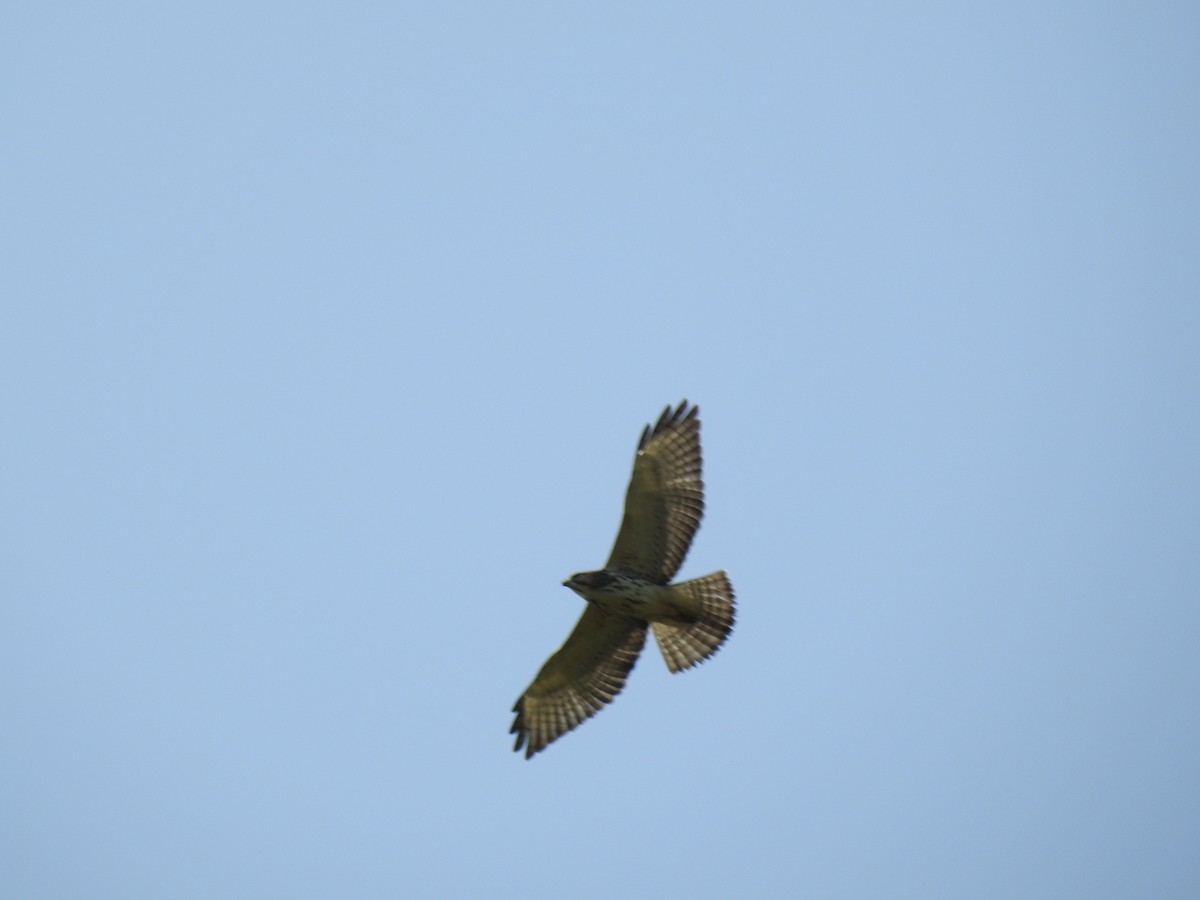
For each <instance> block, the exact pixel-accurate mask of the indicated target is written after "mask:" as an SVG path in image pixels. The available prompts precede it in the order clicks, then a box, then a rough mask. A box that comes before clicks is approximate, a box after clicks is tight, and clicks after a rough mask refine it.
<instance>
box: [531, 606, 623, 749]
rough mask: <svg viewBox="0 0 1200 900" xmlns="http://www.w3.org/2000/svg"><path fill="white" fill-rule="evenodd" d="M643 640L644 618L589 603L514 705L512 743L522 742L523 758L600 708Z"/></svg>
mask: <svg viewBox="0 0 1200 900" xmlns="http://www.w3.org/2000/svg"><path fill="white" fill-rule="evenodd" d="M645 640H646V623H645V622H644V621H642V620H640V619H634V618H629V617H626V616H617V615H612V614H610V613H606V612H604V611H603V610H601V609H599V608H597V607H596V606H593V605H591V604H589V605H588V608H587V609H585V610H584V611H583V615H582V616H581V617H580V619H579V622H578V623H576V625H575V630H574V631H572V632H571V634H570V636H569V637H568V638H567V640H566V642H565V643H564V644H563V645H562V646H561V647H559V648H558V650H557V651H556V652H555V653H554V655H553V656H551V657H550V659H548V660H547V661H546V664H545V665H544V666H542V670H541V671H540V672H538V674H537V677H536V678H535V679H533V684H531V685H529V687H527V688H526V689H525V693H524V694H522V695H521V698H520V699H519V700H517V704H516V706H514V707H513V712H515V713H516V714H517V717H516V719H515V720H514V721H513V726H512V728H511V729H510V733H512V734H516V736H517V741H516V744H515V745H514V746H513V749H514V750H520V749H521V747H522V745H524V746H525V758H526V759H528V758H529V757H531V756H533V754H535V753H537V752H538V751H539V750H542V749H543V748H545V747H546V745H547V744H549V743H550V742H551V741H553V740H556V739H557V738H560V737H562V736H563V735H564V734H566V733H567V732H568V731H570V730H571V729H572V728H574V727H575V726H577V725H579V723H581V722H583V721H585V720H586V719H588V718H590V717H591V716H593V715H595V714H596V713H597V712H599V711H600V710H601V709H603V708H604V704H606V703H609V702H611V701H612V699H613V698H614V697H616V696H617V694H619V693H620V692H621V689H622V688H623V687H625V679H626V678H627V677H628V676H629V671H630V669H632V668H633V664H634V663H635V662H637V658H638V654H639V653H641V652H642V644H643V643H644V642H645Z"/></svg>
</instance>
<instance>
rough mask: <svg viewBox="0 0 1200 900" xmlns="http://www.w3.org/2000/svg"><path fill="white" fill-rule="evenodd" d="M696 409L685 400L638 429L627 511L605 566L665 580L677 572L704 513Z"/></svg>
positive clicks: (627, 495)
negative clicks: (650, 423) (640, 429)
mask: <svg viewBox="0 0 1200 900" xmlns="http://www.w3.org/2000/svg"><path fill="white" fill-rule="evenodd" d="M699 412H700V408H699V407H698V406H692V407H689V406H688V402H687V401H686V400H684V401H683V402H681V403H680V404H679V406H677V407H676V408H675V409H671V407H669V406H668V407H667V408H666V409H664V410H663V413H662V415H661V416H659V417H658V422H656V423H655V425H654V427H653V428H651V427H650V426H649V425H647V426H646V428H645V429H644V430H643V431H642V439H641V440H640V441H639V442H638V449H637V454H636V455H635V456H634V458H633V475H632V476H630V479H629V490H628V491H627V492H626V494H625V517H624V519H622V520H621V530H620V531H618V532H617V541H616V543H615V544H614V545H613V550H612V555H611V556H609V558H608V562H607V563H606V564H605V566H604V568H605V569H624V570H625V571H628V572H635V573H637V574H638V575H642V576H644V577H646V578H649V579H650V580H651V581H656V582H658V583H659V584H666V583H667V582H668V581H670V580H671V579H672V578H674V577H675V573H676V572H678V571H679V567H680V566H681V565H683V558H684V557H685V556H686V555H687V552H688V548H689V547H690V546H691V545H692V538H693V537H695V535H696V529H697V528H699V527H700V517H701V516H703V515H704V482H703V481H701V480H700V419H699V418H697V414H698V413H699Z"/></svg>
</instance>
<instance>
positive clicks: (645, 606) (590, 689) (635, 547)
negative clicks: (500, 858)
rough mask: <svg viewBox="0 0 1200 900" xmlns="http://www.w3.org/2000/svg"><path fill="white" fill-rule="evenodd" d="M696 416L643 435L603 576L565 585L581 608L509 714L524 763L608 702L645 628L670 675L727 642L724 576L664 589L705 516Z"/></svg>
mask: <svg viewBox="0 0 1200 900" xmlns="http://www.w3.org/2000/svg"><path fill="white" fill-rule="evenodd" d="M699 413H700V410H699V408H698V407H696V406H688V402H687V401H686V400H684V401H683V402H681V403H680V404H679V406H677V407H676V408H675V409H671V407H670V406H668V407H667V408H666V409H664V410H663V413H662V415H661V416H659V418H658V421H657V422H656V423H655V424H654V427H653V428H652V427H651V426H649V425H647V426H646V427H645V428H644V429H643V430H642V437H641V440H639V441H638V446H637V453H636V454H635V456H634V459H633V475H632V477H631V478H630V480H629V490H628V491H627V493H626V494H625V517H624V519H623V520H622V522H621V528H620V530H619V531H618V532H617V541H616V544H615V545H614V546H613V549H612V555H610V556H609V558H608V562H607V563H605V564H604V568H603V569H600V570H599V571H596V572H579V573H577V574H575V575H572V576H571V577H570V578H568V579H567V580H566V581H564V582H563V585H564V586H565V587H569V588H570V589H571V590H573V591H574V592H575V593H577V594H579V596H581V597H583V599H584V600H586V601H587V607H586V608H585V609H584V611H583V615H582V616H581V617H580V619H579V622H578V623H576V625H575V629H574V630H573V631H572V632H571V634H570V635H569V636H568V637H567V640H566V642H565V643H564V644H563V645H562V646H561V647H559V648H558V650H556V651H555V653H554V655H553V656H551V657H550V659H548V660H547V661H546V664H545V665H544V666H542V669H541V671H540V672H538V674H537V677H536V678H534V679H533V683H532V684H531V685H529V687H527V688H526V689H525V693H524V694H522V695H521V697H520V699H518V700H517V703H516V706H514V707H513V712H515V713H516V714H517V716H516V719H515V721H514V722H513V726H512V729H511V730H510V734H516V736H517V740H516V744H515V745H514V746H513V750H520V749H521V748H522V747H524V748H525V758H526V759H529V758H530V757H531V756H533V754H535V753H537V752H539V751H541V750H544V749H545V748H546V746H547V745H548V744H550V743H551V742H552V741H555V740H557V739H558V738H560V737H562V736H563V735H564V734H566V733H567V732H568V731H570V730H572V729H573V728H575V727H576V726H578V725H579V724H580V723H581V722H583V721H584V720H585V719H589V718H591V717H592V716H593V715H595V714H596V713H597V712H599V711H600V710H601V709H602V708H603V707H604V705H605V704H606V703H610V702H612V700H613V698H615V697H616V696H617V694H619V693H620V692H621V689H622V688H623V687H625V679H626V678H627V677H628V675H629V672H630V670H632V669H633V665H634V663H636V662H637V658H638V654H639V653H641V652H642V645H643V644H644V643H645V640H646V629H647V628H649V629H650V630H651V631H653V632H654V638H655V640H657V641H658V649H659V650H661V651H662V655H663V659H664V660H666V663H667V668H668V669H670V670H671V671H672V672H681V671H683V670H684V669H688V668H691V667H692V666H694V665H696V663H699V662H703V661H704V660H706V659H708V658H709V657H710V656H712V655H713V654H714V653H716V651H717V649H718V648H719V647H720V646H721V644H723V643H724V642H725V638H727V637H728V636H729V632H730V631H731V630H732V628H733V612H734V603H733V585H731V584H730V583H729V578H728V577H726V575H725V572H724V571H719V572H713V573H712V574H711V575H705V576H703V577H702V578H694V579H692V580H691V581H681V582H679V583H677V584H672V583H671V579H672V578H674V577H675V573H676V572H677V571H679V567H680V566H681V565H682V564H683V558H684V557H685V556H686V555H687V552H688V547H690V546H691V543H692V538H693V536H694V535H695V534H696V529H697V528H699V527H700V517H701V516H702V515H703V514H704V482H703V481H701V480H700V419H699V418H698V415H699Z"/></svg>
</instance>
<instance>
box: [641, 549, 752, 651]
mask: <svg viewBox="0 0 1200 900" xmlns="http://www.w3.org/2000/svg"><path fill="white" fill-rule="evenodd" d="M671 590H672V592H673V593H674V595H675V596H674V599H675V600H676V601H677V602H678V604H679V606H680V607H681V608H682V609H683V610H684V611H686V613H687V620H685V621H679V622H651V623H650V627H651V629H652V630H653V631H654V637H655V639H656V640H657V641H658V649H659V650H661V651H662V655H663V659H664V660H666V663H667V668H668V669H670V670H671V671H672V672H681V671H683V670H684V669H690V668H691V667H692V666H694V665H696V663H699V662H703V661H704V660H706V659H708V658H709V657H710V656H712V655H713V654H714V653H716V652H717V650H718V649H719V648H720V646H721V644H723V643H725V639H726V638H727V637H729V633H730V632H731V631H732V630H733V615H734V603H733V585H732V584H730V583H729V578H728V576H726V574H725V572H724V570H722V571H720V572H713V573H712V574H711V575H705V576H703V577H701V578H693V579H692V580H691V581H682V582H680V583H679V584H673V585H671Z"/></svg>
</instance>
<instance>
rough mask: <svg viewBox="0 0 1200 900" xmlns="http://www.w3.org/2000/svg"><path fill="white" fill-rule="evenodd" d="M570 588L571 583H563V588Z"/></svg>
mask: <svg viewBox="0 0 1200 900" xmlns="http://www.w3.org/2000/svg"><path fill="white" fill-rule="evenodd" d="M570 586H571V582H569V581H564V582H563V587H570Z"/></svg>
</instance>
